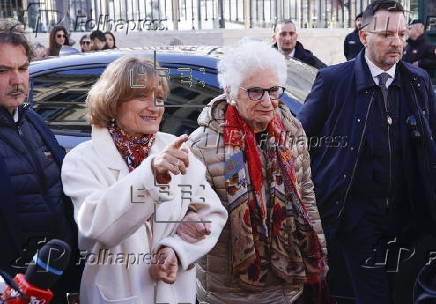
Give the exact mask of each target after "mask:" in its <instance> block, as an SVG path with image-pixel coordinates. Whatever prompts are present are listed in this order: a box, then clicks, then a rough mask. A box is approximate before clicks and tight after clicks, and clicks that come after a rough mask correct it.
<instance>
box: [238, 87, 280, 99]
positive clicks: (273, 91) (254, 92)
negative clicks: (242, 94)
mask: <svg viewBox="0 0 436 304" xmlns="http://www.w3.org/2000/svg"><path fill="white" fill-rule="evenodd" d="M240 88H241V89H243V90H244V91H246V92H247V94H248V98H250V100H253V101H258V100H261V99H262V98H263V95H264V94H265V92H268V95H269V98H271V100H277V99H280V98H281V97H282V96H283V94H284V93H285V88H284V87H280V86H274V87H271V88H269V89H264V88H260V87H253V88H248V89H246V88H243V87H240Z"/></svg>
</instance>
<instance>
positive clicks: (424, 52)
mask: <svg viewBox="0 0 436 304" xmlns="http://www.w3.org/2000/svg"><path fill="white" fill-rule="evenodd" d="M407 43H408V44H407V46H406V48H405V49H404V52H403V60H404V61H406V62H410V63H413V62H415V61H418V66H419V67H420V68H422V69H424V70H427V71H430V70H433V69H436V46H434V45H432V44H431V43H430V42H428V41H427V39H426V38H425V34H422V35H421V36H419V37H418V39H416V40H411V39H409V40H407Z"/></svg>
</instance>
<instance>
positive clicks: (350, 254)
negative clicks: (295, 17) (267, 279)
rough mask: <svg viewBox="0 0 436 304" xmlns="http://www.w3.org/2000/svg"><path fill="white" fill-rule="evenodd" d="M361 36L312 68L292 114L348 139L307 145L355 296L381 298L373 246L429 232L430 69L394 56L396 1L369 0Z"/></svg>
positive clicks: (324, 216)
mask: <svg viewBox="0 0 436 304" xmlns="http://www.w3.org/2000/svg"><path fill="white" fill-rule="evenodd" d="M359 36H360V40H361V41H362V43H363V44H364V46H365V47H364V49H362V50H361V52H360V53H359V54H358V56H357V57H356V59H355V60H352V61H348V62H345V63H341V64H338V65H335V66H331V67H328V68H325V69H323V70H320V71H319V72H318V75H317V77H316V80H315V83H314V85H313V87H312V91H311V93H310V94H309V95H308V97H307V99H306V101H305V104H304V106H303V108H302V110H301V112H300V113H299V115H298V118H299V119H300V121H301V123H302V124H303V127H304V129H305V131H306V134H307V136H308V137H309V138H310V137H318V138H325V137H333V136H343V137H345V138H347V143H348V144H347V145H346V146H345V147H341V148H331V147H326V146H325V145H320V146H317V147H313V148H312V149H311V160H312V178H313V182H314V184H315V194H316V198H317V203H318V209H319V212H320V215H321V222H322V224H323V228H324V232H325V234H326V237H327V245H328V248H329V249H328V250H329V252H331V251H330V250H331V247H332V246H333V245H335V246H337V247H335V248H339V250H340V251H341V254H342V256H343V257H344V261H345V265H346V267H347V271H348V274H349V276H350V278H351V284H352V287H353V291H354V294H355V297H356V300H357V301H356V303H359V304H369V303H380V304H381V303H383V304H385V303H386V304H387V303H391V301H392V293H391V288H390V285H391V282H390V280H389V278H388V276H389V272H388V271H386V269H385V267H382V266H380V264H377V263H376V262H377V261H374V259H372V257H373V256H374V251H375V253H376V255H377V254H378V255H380V254H381V253H383V252H386V250H387V247H388V245H390V244H389V242H390V241H391V240H393V239H395V238H396V237H397V241H398V242H399V241H401V240H405V238H404V236H405V235H408V236H409V239H414V240H416V239H418V236H419V233H429V232H431V233H434V232H435V228H434V227H435V219H436V212H435V210H436V208H435V206H436V199H435V185H436V179H435V175H436V172H435V171H436V170H435V163H436V146H435V141H434V140H435V135H436V116H435V114H436V101H435V96H434V93H433V90H432V86H431V83H430V78H429V76H428V74H427V73H426V72H425V71H424V70H421V69H419V68H417V67H415V66H413V65H411V64H408V63H405V62H403V61H402V60H401V56H402V53H403V47H404V44H405V41H406V40H407V36H408V35H407V24H406V19H405V17H404V9H403V7H402V5H401V4H400V3H398V2H396V1H392V0H376V1H374V2H373V3H371V4H370V5H369V6H368V7H367V8H366V10H365V12H364V13H363V20H362V28H361V30H360V32H359ZM404 242H405V241H404ZM391 245H392V244H391ZM330 256H333V254H332V255H330ZM335 270H336V269H334V267H332V268H331V270H330V271H331V273H333V275H334V272H335Z"/></svg>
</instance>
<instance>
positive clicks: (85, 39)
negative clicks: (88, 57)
mask: <svg viewBox="0 0 436 304" xmlns="http://www.w3.org/2000/svg"><path fill="white" fill-rule="evenodd" d="M80 50H81V51H82V53H85V52H91V51H92V46H91V38H89V35H83V36H82V38H80Z"/></svg>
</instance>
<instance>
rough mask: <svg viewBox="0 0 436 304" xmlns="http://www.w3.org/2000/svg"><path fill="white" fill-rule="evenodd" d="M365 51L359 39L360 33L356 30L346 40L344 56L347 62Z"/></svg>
mask: <svg viewBox="0 0 436 304" xmlns="http://www.w3.org/2000/svg"><path fill="white" fill-rule="evenodd" d="M361 49H363V44H362V42H360V39H359V31H358V30H357V29H355V30H354V31H353V32H352V33H349V34H348V35H347V37H345V40H344V56H345V58H347V60H351V59H354V58H355V57H356V56H357V54H359V52H360V50H361Z"/></svg>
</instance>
